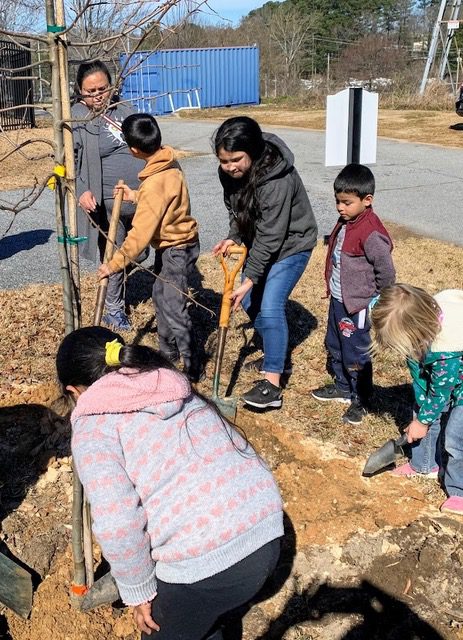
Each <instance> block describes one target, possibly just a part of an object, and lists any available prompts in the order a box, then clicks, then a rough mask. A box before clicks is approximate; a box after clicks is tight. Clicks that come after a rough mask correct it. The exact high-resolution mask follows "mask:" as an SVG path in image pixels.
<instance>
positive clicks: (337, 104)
mask: <svg viewBox="0 0 463 640" xmlns="http://www.w3.org/2000/svg"><path fill="white" fill-rule="evenodd" d="M377 136H378V94H377V93H370V92H369V91H366V90H365V89H359V88H356V87H355V88H353V87H351V88H349V89H344V90H343V91H340V92H339V93H336V94H334V95H332V96H328V98H327V101H326V136H325V166H326V167H337V166H345V165H346V164H349V163H351V162H360V163H361V164H375V162H376V147H377Z"/></svg>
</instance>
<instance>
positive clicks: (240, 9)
mask: <svg viewBox="0 0 463 640" xmlns="http://www.w3.org/2000/svg"><path fill="white" fill-rule="evenodd" d="M266 1H267V0H208V5H209V6H210V7H211V9H213V10H214V11H216V12H217V14H218V15H215V14H214V13H213V12H212V11H208V9H207V7H204V10H203V11H204V12H203V13H202V14H201V17H202V18H203V19H204V21H207V22H209V23H217V22H224V21H225V20H231V23H232V25H231V26H234V27H236V26H238V24H239V21H240V18H242V17H244V16H246V15H247V14H248V13H249V12H250V11H252V10H253V9H258V8H259V7H262V6H263V5H264V4H265V2H266Z"/></svg>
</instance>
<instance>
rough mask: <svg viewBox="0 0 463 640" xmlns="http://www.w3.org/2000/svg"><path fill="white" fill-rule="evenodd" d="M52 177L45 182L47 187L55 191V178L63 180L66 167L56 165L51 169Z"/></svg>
mask: <svg viewBox="0 0 463 640" xmlns="http://www.w3.org/2000/svg"><path fill="white" fill-rule="evenodd" d="M53 173H54V175H53V176H52V177H51V178H50V179H49V180H48V181H47V187H48V188H49V189H51V190H52V191H54V190H55V189H56V178H57V177H58V178H64V176H65V175H66V167H65V166H64V164H56V165H55V166H54V167H53Z"/></svg>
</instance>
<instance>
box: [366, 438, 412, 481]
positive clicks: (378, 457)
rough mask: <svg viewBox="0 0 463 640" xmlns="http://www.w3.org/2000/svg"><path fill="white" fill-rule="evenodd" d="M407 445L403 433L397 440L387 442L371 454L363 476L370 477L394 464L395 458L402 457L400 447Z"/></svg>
mask: <svg viewBox="0 0 463 640" xmlns="http://www.w3.org/2000/svg"><path fill="white" fill-rule="evenodd" d="M405 444H407V434H406V433H403V434H402V435H401V436H400V438H397V440H388V441H387V442H386V443H385V444H383V446H382V447H380V448H379V449H377V450H376V451H375V452H373V453H372V454H371V455H370V457H369V458H368V460H367V462H366V465H365V468H364V469H363V472H362V475H363V476H372V475H374V474H375V473H377V472H378V471H381V469H384V468H385V467H388V466H389V465H391V464H393V463H394V462H395V459H396V458H397V456H403V455H404V452H403V449H402V447H403V446H404V445H405Z"/></svg>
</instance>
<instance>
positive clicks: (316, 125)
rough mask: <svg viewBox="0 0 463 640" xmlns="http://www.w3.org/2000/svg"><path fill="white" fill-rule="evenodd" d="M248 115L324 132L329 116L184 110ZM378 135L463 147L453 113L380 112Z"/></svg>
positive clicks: (462, 125) (266, 109) (275, 109)
mask: <svg viewBox="0 0 463 640" xmlns="http://www.w3.org/2000/svg"><path fill="white" fill-rule="evenodd" d="M238 115H248V116H251V117H252V118H255V119H256V120H257V121H258V122H259V123H260V124H271V125H274V126H278V125H280V126H284V127H298V128H301V129H313V130H319V131H324V130H325V120H326V113H325V111H324V110H323V109H318V110H308V109H303V108H300V109H295V108H290V107H288V106H287V105H279V106H275V105H271V106H269V105H262V106H249V107H239V108H229V109H203V110H202V111H182V112H181V117H185V118H196V119H198V120H203V119H204V118H209V119H212V120H217V121H218V122H219V121H222V120H224V119H225V118H230V117H232V116H238ZM378 135H379V136H380V137H384V138H393V139H396V140H403V141H407V142H422V143H425V144H438V145H442V146H444V147H458V148H461V147H463V120H462V119H461V118H459V117H458V116H457V115H456V113H455V112H452V111H432V110H429V111H426V110H412V109H403V110H389V109H380V110H379V118H378Z"/></svg>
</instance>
